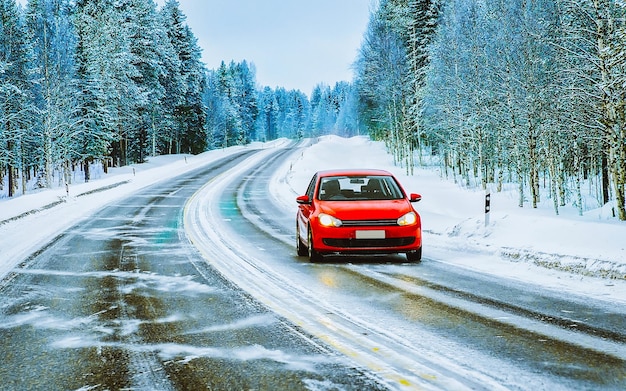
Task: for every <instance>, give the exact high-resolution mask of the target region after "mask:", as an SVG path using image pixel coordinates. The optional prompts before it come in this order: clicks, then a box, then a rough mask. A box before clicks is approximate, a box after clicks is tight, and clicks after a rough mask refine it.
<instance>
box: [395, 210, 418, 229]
mask: <svg viewBox="0 0 626 391" xmlns="http://www.w3.org/2000/svg"><path fill="white" fill-rule="evenodd" d="M415 223H417V215H416V214H415V212H409V213H407V214H405V215H404V216H402V217H400V218H399V219H398V225H401V226H405V225H413V224H415Z"/></svg>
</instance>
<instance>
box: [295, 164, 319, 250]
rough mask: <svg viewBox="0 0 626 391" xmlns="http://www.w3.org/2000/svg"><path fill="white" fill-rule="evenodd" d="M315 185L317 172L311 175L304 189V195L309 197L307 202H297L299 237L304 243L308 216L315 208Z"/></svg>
mask: <svg viewBox="0 0 626 391" xmlns="http://www.w3.org/2000/svg"><path fill="white" fill-rule="evenodd" d="M316 187H317V174H315V175H314V176H313V178H312V179H311V182H309V186H308V187H307V190H306V194H305V195H306V196H307V197H309V202H308V203H303V204H300V203H299V204H298V231H299V232H300V239H302V241H303V242H304V243H306V242H307V240H308V238H307V230H308V226H309V217H310V216H311V214H312V213H313V211H314V210H315V199H314V197H315V188H316Z"/></svg>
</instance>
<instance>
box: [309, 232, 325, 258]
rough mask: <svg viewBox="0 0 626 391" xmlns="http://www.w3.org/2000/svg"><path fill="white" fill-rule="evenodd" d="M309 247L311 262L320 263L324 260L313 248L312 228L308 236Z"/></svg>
mask: <svg viewBox="0 0 626 391" xmlns="http://www.w3.org/2000/svg"><path fill="white" fill-rule="evenodd" d="M307 239H308V240H307V241H308V242H309V243H308V246H307V254H308V256H309V261H310V262H319V261H321V260H322V255H321V254H320V253H318V252H317V251H316V250H315V247H313V233H312V232H311V228H309V230H308V236H307Z"/></svg>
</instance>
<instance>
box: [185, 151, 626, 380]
mask: <svg viewBox="0 0 626 391" xmlns="http://www.w3.org/2000/svg"><path fill="white" fill-rule="evenodd" d="M280 163H281V161H280V160H270V159H268V160H266V161H265V162H264V164H263V165H262V166H258V167H250V168H249V169H245V167H242V168H241V169H240V170H239V171H237V172H233V174H232V176H230V177H228V178H224V179H223V180H221V181H219V182H218V183H214V184H212V185H211V186H207V187H205V188H204V189H203V190H201V191H200V192H199V193H198V194H196V196H195V197H194V198H193V200H192V202H191V203H190V205H189V208H188V211H187V212H188V213H187V221H186V225H187V230H188V231H189V233H190V236H191V237H192V240H193V242H194V243H195V245H196V246H198V247H199V248H201V250H202V252H203V253H204V255H205V257H206V258H207V259H209V260H210V262H211V264H213V265H214V266H215V267H216V268H218V269H219V270H221V272H222V273H223V274H224V275H225V276H227V277H228V278H229V279H230V280H232V281H234V282H235V283H236V284H238V285H239V286H241V287H242V288H243V289H244V290H245V291H247V292H249V293H250V294H251V295H252V296H253V297H255V298H256V299H257V300H259V301H261V302H263V303H264V304H265V305H266V306H268V307H269V308H271V309H273V310H274V311H275V312H276V313H278V314H280V315H282V316H283V317H285V318H287V319H288V320H290V321H291V322H292V323H294V324H296V325H297V326H298V327H301V328H302V329H304V330H305V331H306V332H308V333H310V334H312V335H313V336H315V337H317V338H319V339H321V340H323V341H325V342H327V343H328V344H329V345H330V346H332V347H333V348H335V349H337V350H339V351H341V352H342V353H344V354H346V355H347V356H348V357H350V358H352V359H353V360H355V361H356V362H357V363H359V364H360V365H362V366H364V367H365V368H367V369H369V370H371V371H372V372H374V373H376V374H378V375H379V376H381V377H382V378H383V379H385V380H386V381H387V382H388V383H389V384H391V385H392V386H393V387H395V388H398V389H402V388H407V387H408V388H418V389H445V390H449V389H455V390H456V389H459V390H460V389H490V390H493V389H520V390H538V389H550V390H559V389H562V390H571V389H598V388H602V389H615V390H621V389H623V388H624V386H625V385H626V345H625V343H626V334H625V333H624V330H625V329H626V327H625V326H626V308H624V307H623V306H615V305H608V304H607V303H606V302H601V301H592V300H590V299H589V298H583V297H574V296H571V295H566V294H562V293H560V292H556V291H550V290H548V289H545V288H541V287H538V286H535V285H532V284H524V283H520V282H518V281H513V280H506V279H502V278H496V277H494V276H488V275H484V274H481V273H476V272H471V271H468V270H466V269H462V268H458V267H454V266H452V265H449V264H446V263H444V262H441V261H437V260H432V259H426V260H424V262H423V263H422V264H410V263H405V260H404V258H403V257H400V256H397V257H394V256H389V257H360V258H355V257H352V258H338V257H336V258H329V259H327V260H326V262H323V263H318V264H310V263H308V262H307V261H306V258H298V257H296V255H295V249H294V248H295V247H294V246H295V245H294V242H295V239H294V225H295V221H294V216H293V215H292V214H291V213H289V212H287V211H284V210H282V209H281V208H279V207H277V206H276V205H275V204H274V203H273V202H272V198H271V196H270V192H269V186H270V185H269V183H270V180H271V176H272V173H273V172H275V171H276V167H277V166H278V165H280Z"/></svg>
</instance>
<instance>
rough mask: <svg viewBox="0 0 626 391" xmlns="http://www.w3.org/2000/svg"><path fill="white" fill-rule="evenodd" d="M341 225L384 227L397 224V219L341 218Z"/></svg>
mask: <svg viewBox="0 0 626 391" xmlns="http://www.w3.org/2000/svg"><path fill="white" fill-rule="evenodd" d="M341 225H342V226H344V227H384V226H396V227H397V226H398V220H394V219H387V220H342V224H341Z"/></svg>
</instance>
